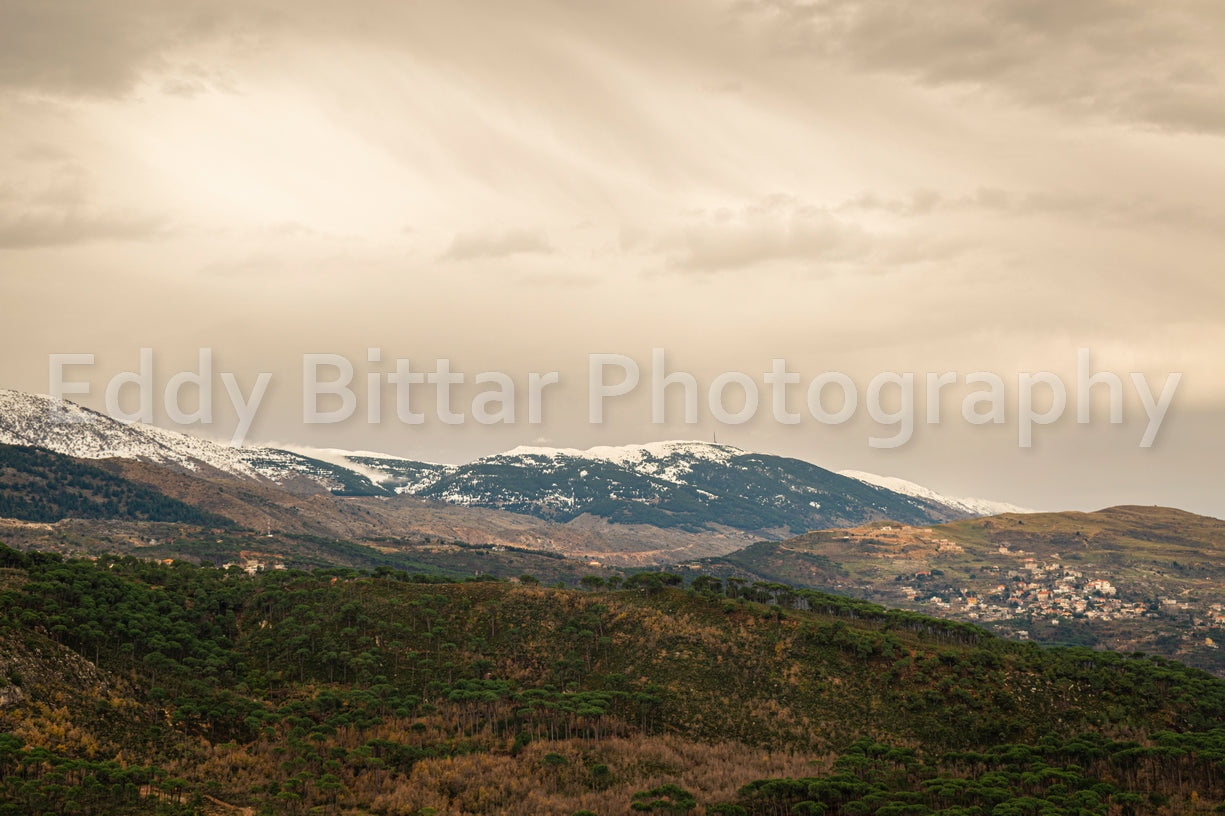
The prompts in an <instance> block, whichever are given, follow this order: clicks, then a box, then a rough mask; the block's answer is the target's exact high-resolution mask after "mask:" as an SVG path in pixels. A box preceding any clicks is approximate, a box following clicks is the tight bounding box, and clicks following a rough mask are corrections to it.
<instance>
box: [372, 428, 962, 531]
mask: <svg viewBox="0 0 1225 816" xmlns="http://www.w3.org/2000/svg"><path fill="white" fill-rule="evenodd" d="M360 463H361V464H362V465H363V466H366V467H370V468H373V469H377V470H382V471H384V472H386V473H387V474H388V484H395V483H396V481H398V480H403V482H402V483H401V484H399V485H398V486H397V487H396V489H397V490H398V491H400V492H406V493H413V494H414V495H417V496H423V497H427V498H433V499H438V500H440V501H445V502H448V503H450V504H460V505H469V506H480V507H496V508H499V509H503V510H510V511H513V512H516V513H526V514H529V515H534V516H538V517H541V518H547V519H551V520H554V521H560V522H569V521H573V520H575V519H578V518H581V517H583V516H596V517H600V518H604V519H608V520H609V521H612V522H615V523H619V524H650V525H653V526H656V527H663V528H672V527H675V528H680V529H683V530H688V531H692V532H699V531H707V530H716V529H719V528H721V527H722V528H727V527H730V528H734V529H737V530H745V531H753V532H754V533H757V534H760V535H762V536H768V537H779V536H787V535H793V534H796V533H800V532H805V531H807V530H814V529H820V528H824V527H842V526H847V525H852V524H860V523H863V522H865V521H870V520H875V519H886V518H888V519H893V520H896V521H903V522H906V523H910V524H929V523H932V522H938V521H947V520H949V519H953V518H963V517H965V516H967V515H969V513H968V512H966V511H964V510H962V509H961V508H959V507H953V506H950V505H945V504H942V503H940V502H939V501H937V500H935V499H933V498H929V497H926V496H910V495H906V494H902V493H898V492H895V491H893V490H889V489H887V488H884V487H880V486H876V485H871V484H867V483H865V482H863V481H861V480H857V479H851V478H848V477H846V476H841V475H839V474H837V473H833V472H831V471H828V470H826V469H824V468H821V467H818V466H816V465H814V464H811V463H809V462H804V461H802V460H799V459H790V458H787V457H783V456H772V455H769V454H759V453H749V452H747V451H743V450H741V449H739V448H735V447H732V446H730V445H718V444H712V443H707V442H687V441H674V442H653V443H650V444H645V445H626V446H623V447H596V448H591V449H590V450H585V451H582V450H575V449H568V448H537V447H520V448H515V449H514V450H511V451H508V452H506V453H501V454H497V455H495V456H487V457H485V458H482V459H478V460H476V461H474V462H471V463H469V464H467V465H459V466H440V465H435V466H432V467H428V468H427V467H421V466H420V463H413V464H412V465H411V466H406V465H404V464H403V463H398V462H391V463H389V462H386V461H384V460H377V459H373V458H362V459H360ZM933 495H934V494H933Z"/></svg>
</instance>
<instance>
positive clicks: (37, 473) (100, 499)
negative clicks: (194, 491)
mask: <svg viewBox="0 0 1225 816" xmlns="http://www.w3.org/2000/svg"><path fill="white" fill-rule="evenodd" d="M0 518H12V519H21V520H23V521H38V522H55V521H59V520H61V519H65V518H83V519H123V520H131V521H166V522H180V523H183V524H196V525H200V526H205V527H218V528H228V527H233V526H234V522H232V521H230V520H229V519H227V518H223V517H221V516H218V515H216V514H214V513H209V512H207V511H204V510H201V509H199V508H197V507H193V506H192V505H190V504H186V503H184V502H181V501H178V500H177V499H173V498H170V497H169V496H166V495H163V494H162V493H160V492H158V491H157V490H154V489H153V488H151V487H148V486H146V485H142V484H138V483H136V482H132V481H129V480H127V479H124V478H122V477H119V476H116V475H114V474H112V473H108V472H107V471H106V470H104V469H102V468H101V467H98V466H95V465H92V464H89V463H88V462H85V461H81V460H78V459H72V458H71V457H67V456H61V455H59V454H56V453H52V452H50V451H45V450H40V449H39V448H30V447H20V446H17V445H0Z"/></svg>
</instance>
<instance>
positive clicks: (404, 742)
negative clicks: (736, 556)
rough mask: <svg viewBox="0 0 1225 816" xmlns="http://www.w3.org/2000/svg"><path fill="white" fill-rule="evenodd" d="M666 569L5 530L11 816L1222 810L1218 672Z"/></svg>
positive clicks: (5, 746) (1, 578)
mask: <svg viewBox="0 0 1225 816" xmlns="http://www.w3.org/2000/svg"><path fill="white" fill-rule="evenodd" d="M677 582H678V579H677V578H676V577H675V576H670V575H668V574H656V573H645V574H640V575H637V576H633V577H631V578H630V579H629V580H627V581H626V582H625V584H623V585H621V587H620V588H618V589H616V590H610V589H608V587H607V586H600V585H599V583H598V582H596V581H591V582H589V583H588V588H589V591H576V590H564V589H555V588H545V587H541V586H539V585H536V584H534V583H532V582H530V581H527V580H525V581H523V582H521V583H519V584H518V585H514V584H510V583H505V582H493V581H469V582H463V583H450V582H445V581H442V580H441V579H436V578H430V577H427V576H410V575H408V574H406V573H402V572H396V571H394V570H390V569H380V570H378V571H377V572H376V574H374V575H364V574H360V573H357V572H354V571H352V570H341V569H330V570H319V571H316V572H314V573H305V572H299V571H294V570H285V571H272V572H267V573H262V574H259V575H256V576H254V577H252V576H247V575H245V574H244V573H242V572H241V571H240V570H237V569H230V570H220V569H215V568H209V567H194V566H192V565H190V564H186V563H174V564H172V565H163V564H159V563H154V562H146V561H141V560H137V559H134V558H130V557H125V558H114V557H101V558H99V559H98V560H97V561H65V560H62V559H61V558H60V557H58V556H51V555H44V554H40V553H20V552H17V551H14V550H9V549H7V548H3V549H0V727H3V729H4V731H5V732H6V734H5V735H0V803H2V804H0V813H21V814H43V813H46V814H50V813H57V814H58V813H67V812H77V813H84V814H93V813H106V814H122V813H152V812H154V811H158V812H163V813H172V814H185V813H195V812H205V811H208V812H218V813H219V812H222V811H223V808H221V806H220V805H217V804H214V803H213V800H216V801H220V802H224V803H225V804H226V805H230V806H234V807H247V808H251V810H250V811H248V812H254V813H268V814H272V813H288V814H299V813H301V814H305V813H335V814H339V813H346V814H388V816H390V814H413V816H424V815H425V814H441V813H448V814H495V813H496V814H557V815H558V816H572V814H574V813H577V812H584V811H585V812H588V813H597V814H605V813H607V814H614V813H615V814H621V813H626V812H630V810H631V808H633V809H634V810H636V811H647V812H656V813H684V812H692V813H694V814H702V813H743V814H789V813H826V814H869V813H877V814H903V813H905V814H927V813H941V814H945V816H952V814H962V816H965V815H966V814H992V815H993V816H995V815H996V814H1007V813H1017V814H1028V813H1042V814H1103V815H1105V814H1119V813H1128V812H1131V813H1145V814H1175V813H1179V814H1181V813H1194V812H1201V811H1203V812H1208V811H1209V810H1210V809H1211V808H1212V807H1213V806H1215V805H1216V804H1217V803H1221V802H1225V779H1223V778H1222V774H1221V767H1220V763H1221V759H1222V758H1223V757H1225V737H1223V735H1222V732H1220V731H1218V730H1214V729H1216V728H1217V726H1218V725H1219V724H1220V723H1221V722H1222V718H1225V682H1222V681H1221V680H1218V679H1215V678H1213V677H1211V676H1209V675H1207V674H1204V673H1202V672H1199V671H1196V670H1193V669H1189V668H1187V667H1185V666H1182V665H1180V664H1177V663H1173V662H1168V661H1164V660H1160V659H1148V658H1143V657H1140V656H1122V655H1116V654H1111V653H1101V652H1091V651H1087V650H1070V649H1041V648H1038V647H1036V646H1033V645H1032V644H1020V643H1013V642H1009V641H1004V640H1000V639H997V638H994V637H992V636H990V635H988V634H987V633H985V632H983V631H981V630H979V629H976V628H974V627H972V626H968V625H965V624H958V623H952V622H949V621H940V620H935V619H930V618H924V617H922V616H919V615H916V614H914V613H909V612H890V611H887V610H885V609H883V608H881V607H877V606H873V605H871V604H867V603H864V602H861V601H854V600H850V599H845V598H840V597H837V596H831V595H823V594H821V593H816V592H807V591H799V590H793V589H791V588H788V587H785V586H781V585H757V586H746V585H743V584H738V583H736V582H730V583H729V584H723V583H721V582H719V581H716V580H714V579H710V578H705V579H699V580H698V581H697V582H696V583H695V585H693V586H690V587H689V588H683V587H681V586H678V585H677ZM205 797H212V800H210V799H207V798H205ZM228 812H234V811H232V810H231V811H228Z"/></svg>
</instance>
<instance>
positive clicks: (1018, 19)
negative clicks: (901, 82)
mask: <svg viewBox="0 0 1225 816" xmlns="http://www.w3.org/2000/svg"><path fill="white" fill-rule="evenodd" d="M736 8H738V9H739V10H740V11H741V13H744V14H747V15H748V17H749V18H750V19H754V20H758V21H766V22H767V28H768V30H771V31H773V36H774V39H775V40H776V41H779V40H782V41H784V42H785V43H786V45H787V47H788V49H789V50H790V51H791V53H793V54H795V53H803V54H808V55H813V56H818V57H820V58H824V59H831V60H836V61H841V62H844V63H847V64H849V65H850V66H851V67H853V68H857V69H866V70H869V71H876V72H886V73H893V74H900V75H903V76H906V77H908V78H911V79H913V80H914V81H916V82H918V83H921V84H924V85H932V86H946V85H959V86H969V87H974V88H979V89H981V90H983V91H985V92H987V93H989V94H992V95H998V96H1002V97H1005V98H1010V99H1012V100H1013V101H1018V102H1021V103H1023V104H1026V105H1036V106H1043V107H1047V108H1052V109H1056V110H1059V111H1062V112H1064V113H1069V114H1075V115H1086V116H1092V117H1099V118H1102V119H1105V120H1110V121H1117V122H1125V123H1129V124H1142V125H1148V126H1152V127H1156V128H1161V129H1170V130H1178V131H1190V132H1204V133H1221V132H1225V75H1223V72H1222V69H1221V61H1220V59H1219V56H1218V52H1219V49H1220V43H1221V42H1225V6H1221V5H1220V4H1217V3H1211V2H1196V1H1195V0H1173V2H1168V3H1144V2H1126V1H1123V0H1076V2H1067V0H983V1H982V2H976V3H972V4H966V3H962V2H953V1H952V0H933V1H932V2H922V3H915V2H910V0H744V2H740V3H738V4H737V5H736Z"/></svg>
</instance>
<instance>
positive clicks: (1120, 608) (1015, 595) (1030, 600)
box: [901, 547, 1156, 621]
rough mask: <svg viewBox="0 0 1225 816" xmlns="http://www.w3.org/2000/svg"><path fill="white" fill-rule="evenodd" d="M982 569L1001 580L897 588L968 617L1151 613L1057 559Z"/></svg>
mask: <svg viewBox="0 0 1225 816" xmlns="http://www.w3.org/2000/svg"><path fill="white" fill-rule="evenodd" d="M1000 549H1001V551H1003V550H1005V548H1002V547H1001V548H1000ZM1008 554H1015V553H1008ZM982 569H983V570H984V571H986V572H988V573H990V572H996V573H999V574H1000V577H1001V578H1002V579H1003V580H1002V581H1000V582H998V583H996V584H995V585H994V586H992V587H990V588H987V589H984V590H976V589H969V588H966V589H960V590H954V591H950V592H945V593H943V594H941V593H936V594H932V595H930V596H927V595H926V593H925V592H924V591H923V590H922V588H916V587H911V586H904V587H901V591H902V593H903V594H904V595H905V596H906V597H907V598H908V599H909V600H911V601H915V602H918V603H924V604H931V605H933V606H936V607H937V608H939V609H942V610H950V611H953V610H955V611H956V612H957V613H958V617H964V618H967V619H969V620H983V621H988V620H1005V619H1008V618H1015V617H1017V616H1019V615H1036V616H1041V617H1047V618H1050V619H1052V620H1053V621H1057V620H1059V619H1061V618H1074V617H1075V618H1081V617H1083V618H1088V619H1091V620H1114V619H1118V618H1134V617H1142V616H1144V615H1153V616H1155V614H1156V613H1154V612H1153V611H1152V609H1151V608H1150V606H1149V605H1148V604H1147V603H1143V602H1137V601H1125V600H1122V599H1120V598H1118V597H1117V595H1118V588H1117V587H1116V586H1114V584H1112V583H1111V582H1110V581H1107V580H1105V579H1102V578H1086V577H1085V576H1084V574H1083V573H1082V572H1080V571H1079V570H1076V569H1073V568H1071V567H1065V566H1063V565H1061V564H1059V563H1058V562H1057V561H1056V562H1047V563H1042V562H1039V561H1038V560H1037V559H1034V558H1025V559H1024V560H1022V561H1021V564H1020V569H1014V570H1007V571H1004V570H1002V569H1001V568H1000V567H983V568H982Z"/></svg>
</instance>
